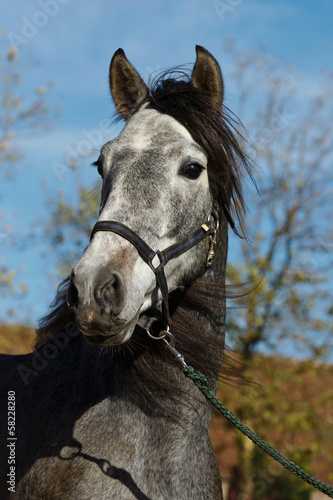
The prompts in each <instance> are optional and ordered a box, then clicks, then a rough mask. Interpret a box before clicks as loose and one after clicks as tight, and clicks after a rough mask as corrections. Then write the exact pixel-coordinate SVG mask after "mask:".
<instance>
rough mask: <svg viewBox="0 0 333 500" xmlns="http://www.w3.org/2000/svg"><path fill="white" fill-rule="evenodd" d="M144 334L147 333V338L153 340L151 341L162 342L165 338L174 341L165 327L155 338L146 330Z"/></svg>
mask: <svg viewBox="0 0 333 500" xmlns="http://www.w3.org/2000/svg"><path fill="white" fill-rule="evenodd" d="M146 332H147V333H148V336H149V337H150V338H151V339H153V340H164V339H165V337H169V338H170V336H171V337H172V338H173V339H174V340H175V337H174V336H173V335H172V333H170V332H169V327H168V326H167V328H166V330H162V331H161V332H160V333H159V334H158V337H155V335H152V334H151V333H150V331H149V330H148V329H147V328H146Z"/></svg>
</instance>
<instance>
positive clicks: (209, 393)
mask: <svg viewBox="0 0 333 500" xmlns="http://www.w3.org/2000/svg"><path fill="white" fill-rule="evenodd" d="M184 374H185V375H186V377H189V378H190V379H191V380H193V382H194V383H195V385H196V386H197V387H198V389H200V391H201V392H202V393H203V394H204V396H205V397H206V398H207V399H208V401H210V403H211V404H212V405H213V406H215V408H216V409H217V410H218V411H219V412H220V413H221V414H222V415H223V416H224V417H225V418H226V419H227V420H229V422H230V423H232V425H234V426H235V427H237V429H239V430H240V431H242V433H243V434H245V436H247V437H248V438H249V439H251V440H252V441H253V442H254V443H255V444H256V445H257V446H259V447H260V448H261V449H262V450H264V452H265V453H267V454H268V455H270V456H271V457H272V458H274V460H276V461H277V462H279V463H280V464H281V465H283V467H285V468H286V469H288V470H289V471H290V472H292V473H293V474H295V475H296V476H298V477H299V478H300V479H303V481H305V482H306V483H308V484H310V485H311V486H314V487H315V488H317V489H318V490H319V491H321V492H323V493H325V494H326V495H327V496H329V497H330V498H333V488H331V487H330V486H328V485H327V484H325V483H323V482H321V481H319V480H318V479H316V478H314V477H313V476H311V475H310V474H308V473H307V472H305V471H304V470H303V469H301V468H300V467H298V465H296V464H295V463H294V462H292V461H291V460H288V458H286V457H284V456H283V455H281V453H279V452H278V451H277V450H275V449H274V448H273V447H272V446H270V445H269V444H268V443H266V441H264V440H263V439H262V438H261V437H260V436H258V435H257V434H256V433H255V432H253V431H252V430H251V429H249V428H248V427H247V426H246V425H244V424H243V423H242V422H241V421H240V420H239V419H238V418H237V417H236V416H235V415H234V414H233V413H231V411H230V410H228V408H226V407H225V406H224V405H223V404H222V403H221V401H220V400H219V399H218V397H217V396H216V395H215V393H214V391H213V390H212V388H211V387H210V386H209V384H208V380H207V378H206V377H205V375H203V374H202V373H200V372H199V371H197V370H194V368H192V366H187V367H186V368H184Z"/></svg>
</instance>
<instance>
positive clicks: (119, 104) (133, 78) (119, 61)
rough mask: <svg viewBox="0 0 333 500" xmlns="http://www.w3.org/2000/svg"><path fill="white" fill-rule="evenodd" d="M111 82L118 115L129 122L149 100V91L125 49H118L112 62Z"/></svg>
mask: <svg viewBox="0 0 333 500" xmlns="http://www.w3.org/2000/svg"><path fill="white" fill-rule="evenodd" d="M109 82H110V90H111V94H112V98H113V102H114V104H115V106H116V109H117V113H119V115H120V116H121V117H122V118H125V120H127V118H129V117H130V116H131V115H132V114H133V113H134V112H135V111H137V109H138V108H139V107H140V106H141V104H142V103H143V102H144V101H145V100H146V99H147V97H148V92H149V91H148V87H147V85H146V84H145V82H144V81H143V80H142V78H141V76H140V75H139V73H138V72H137V70H136V69H135V68H134V66H133V65H132V64H131V63H130V62H129V60H128V59H127V57H126V56H125V52H124V51H123V49H118V50H117V51H116V52H115V54H114V56H113V58H112V60H111V64H110V71H109Z"/></svg>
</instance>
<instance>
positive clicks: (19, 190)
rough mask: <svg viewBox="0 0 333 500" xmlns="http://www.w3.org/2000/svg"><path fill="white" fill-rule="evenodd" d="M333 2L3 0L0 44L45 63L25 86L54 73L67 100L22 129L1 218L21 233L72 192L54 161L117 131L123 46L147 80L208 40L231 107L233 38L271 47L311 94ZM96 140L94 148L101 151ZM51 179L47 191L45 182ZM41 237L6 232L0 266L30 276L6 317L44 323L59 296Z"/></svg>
mask: <svg viewBox="0 0 333 500" xmlns="http://www.w3.org/2000/svg"><path fill="white" fill-rule="evenodd" d="M332 19H333V3H332V1H331V0H322V1H321V2H312V1H310V0H307V1H303V2H293V1H290V0H288V1H279V2H275V1H269V0H266V1H263V0H258V1H252V0H220V1H206V0H188V1H184V0H177V1H176V0H169V1H168V2H160V1H157V0H155V1H147V0H141V1H140V2H137V1H134V0H114V1H107V0H95V1H94V2H88V1H87V0H80V1H79V0H36V1H35V0H32V1H29V2H24V1H23V0H13V1H12V2H2V5H1V8H0V27H4V28H6V33H3V34H2V35H1V37H2V42H1V44H0V49H1V50H4V49H5V48H6V47H7V46H8V45H10V43H13V42H15V43H16V44H18V49H19V52H20V56H21V58H22V59H25V60H27V61H38V66H36V67H34V68H33V69H31V70H29V71H27V73H26V74H24V75H23V85H24V87H23V89H22V92H23V93H24V94H25V95H27V96H32V95H33V94H34V92H35V88H36V87H37V86H38V85H41V84H43V83H44V82H48V81H50V80H54V81H55V83H56V86H55V88H54V89H53V90H52V93H51V95H50V101H51V103H52V102H54V103H55V104H59V103H60V105H61V108H62V114H61V116H60V117H59V118H57V119H56V120H55V121H54V122H53V127H52V130H51V131H49V132H48V133H47V134H45V133H43V132H39V133H38V134H32V135H29V136H28V137H27V136H26V135H22V137H21V138H20V139H21V143H22V147H23V153H24V155H25V160H24V162H23V163H22V165H20V166H19V167H18V172H19V175H18V176H15V178H14V179H12V180H8V181H6V182H2V185H1V188H0V214H3V213H5V218H4V220H3V221H0V223H2V224H3V225H5V224H6V225H7V226H10V234H12V235H18V234H22V235H23V236H24V235H25V234H27V233H28V228H29V224H31V223H32V222H33V221H35V220H36V218H38V217H41V216H42V214H43V212H45V207H44V200H45V197H46V195H47V196H56V193H57V191H58V190H59V189H64V190H65V191H67V192H68V193H70V192H71V189H73V185H74V183H75V182H76V177H75V176H74V175H72V174H71V173H69V172H64V175H63V176H62V178H59V175H57V172H56V171H55V167H54V165H55V163H54V162H58V164H62V163H64V160H65V158H66V156H67V155H68V152H69V148H70V147H71V146H73V144H76V143H78V142H80V141H85V140H86V137H87V134H89V133H90V132H91V131H93V130H94V131H96V130H100V131H102V132H101V143H103V142H106V140H109V139H110V138H112V137H113V136H115V135H116V133H117V132H118V131H119V125H118V128H117V127H111V128H110V130H109V131H107V130H106V129H105V127H102V126H101V122H102V121H103V123H104V122H105V120H109V121H110V122H111V117H112V113H113V108H112V105H111V100H110V97H109V89H108V79H107V75H108V66H109V63H110V59H111V57H112V55H113V53H114V51H115V50H117V49H118V48H119V47H122V48H123V49H124V50H125V52H126V54H127V56H128V58H129V59H130V60H131V61H132V62H133V63H134V65H135V66H136V68H137V69H138V70H139V72H140V73H141V75H142V76H143V77H144V78H147V77H148V75H149V74H150V73H151V71H154V70H158V69H162V68H165V67H168V66H171V65H177V64H183V63H190V62H193V61H194V59H195V45H196V44H199V45H203V46H204V47H205V48H207V49H208V50H209V51H211V52H212V53H213V55H214V56H215V57H216V58H217V59H218V61H219V62H220V64H221V67H222V71H223V73H224V77H225V81H226V89H227V92H226V100H227V101H226V104H227V105H229V106H230V107H232V99H233V89H232V87H231V86H230V85H229V84H228V73H229V72H230V70H231V66H230V61H228V59H227V58H225V59H224V53H223V46H224V42H225V39H226V37H228V36H232V37H234V38H235V39H236V40H237V42H238V45H239V46H240V47H244V48H252V47H255V46H258V45H261V46H264V47H265V48H266V52H267V54H269V55H271V56H272V57H273V58H276V59H279V60H281V61H284V62H286V63H293V64H294V65H295V67H296V70H297V72H298V73H300V74H301V75H302V81H303V90H304V92H308V95H309V96H311V92H312V90H313V89H316V88H317V85H318V81H319V72H320V70H321V68H323V67H327V68H328V69H330V70H332V48H333V31H332ZM97 142H98V141H96V148H98V144H97ZM90 161H91V160H90V158H89V161H87V162H86V163H87V164H86V165H83V166H82V169H81V171H80V175H81V176H82V178H84V179H85V180H87V182H88V181H89V180H90V179H91V180H93V179H94V178H95V173H94V172H93V171H92V169H91V168H90V167H89V164H90ZM42 182H43V183H44V185H46V186H47V191H45V190H44V189H42V185H41V183H42ZM41 250H43V243H42V235H41V239H40V242H39V243H38V244H37V243H36V242H34V243H33V244H31V245H28V246H27V247H26V248H25V249H24V251H21V252H19V251H17V250H13V248H11V247H10V246H9V245H7V242H6V239H4V240H2V241H1V243H0V252H1V253H0V259H1V263H2V264H7V265H8V266H9V267H14V268H18V267H19V265H20V263H21V262H23V261H24V262H25V265H26V269H25V270H24V271H21V273H20V279H22V280H25V281H27V282H28V286H29V294H28V296H27V298H26V300H25V301H24V302H13V301H12V300H11V298H10V297H9V298H8V299H6V300H2V302H1V305H0V318H1V319H2V320H6V310H7V308H8V307H13V308H15V309H16V310H17V316H18V317H19V318H20V319H26V320H28V321H29V322H30V323H34V322H36V320H37V319H38V317H40V316H41V315H43V314H44V313H45V312H46V310H47V306H48V304H49V302H50V301H51V299H52V297H53V295H54V288H52V287H51V286H50V283H49V280H48V279H47V278H46V276H47V274H48V272H49V269H50V266H52V262H50V260H49V259H47V258H45V259H43V258H41V257H40V251H41Z"/></svg>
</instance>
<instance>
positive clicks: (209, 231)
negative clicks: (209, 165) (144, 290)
mask: <svg viewBox="0 0 333 500" xmlns="http://www.w3.org/2000/svg"><path fill="white" fill-rule="evenodd" d="M218 223H219V206H218V204H217V202H214V208H213V211H212V213H211V215H210V216H209V218H208V220H207V222H206V223H205V224H202V226H201V227H200V229H198V230H197V231H196V232H195V233H193V234H192V236H191V237H190V238H185V239H183V240H182V241H180V242H179V243H174V244H173V245H170V246H169V247H167V248H165V249H164V250H161V251H160V250H157V251H156V252H155V251H154V250H153V249H152V248H150V246H149V245H147V243H145V242H144V241H143V240H142V239H141V238H140V236H138V235H137V234H136V233H135V232H134V231H132V229H130V228H129V227H127V226H125V225H124V224H121V223H120V222H115V221H107V220H103V221H99V222H96V224H95V225H94V227H93V229H92V232H91V236H90V241H91V240H92V238H93V236H94V234H95V233H97V232H98V231H111V232H113V233H116V234H118V235H119V236H122V237H123V238H125V239H126V240H127V241H129V242H130V243H131V244H132V245H133V246H134V247H135V248H136V249H137V251H138V253H139V255H140V257H141V258H142V260H144V262H145V263H146V264H148V266H149V267H150V269H151V270H152V271H153V272H154V273H155V276H156V283H157V286H158V287H159V289H160V290H161V294H162V299H163V303H162V318H163V322H164V323H165V326H166V327H167V326H170V325H171V315H170V311H169V300H168V296H169V292H168V284H167V280H166V277H165V273H164V266H165V264H167V263H168V262H169V261H170V260H171V259H175V258H176V257H179V256H180V255H182V254H183V253H185V252H187V250H189V249H190V248H192V247H194V246H195V245H197V244H198V243H200V241H202V240H204V239H205V238H206V237H207V236H211V244H210V248H209V251H208V256H207V260H206V267H209V266H210V265H211V264H212V261H213V257H214V247H215V244H216V234H217V230H218Z"/></svg>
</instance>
